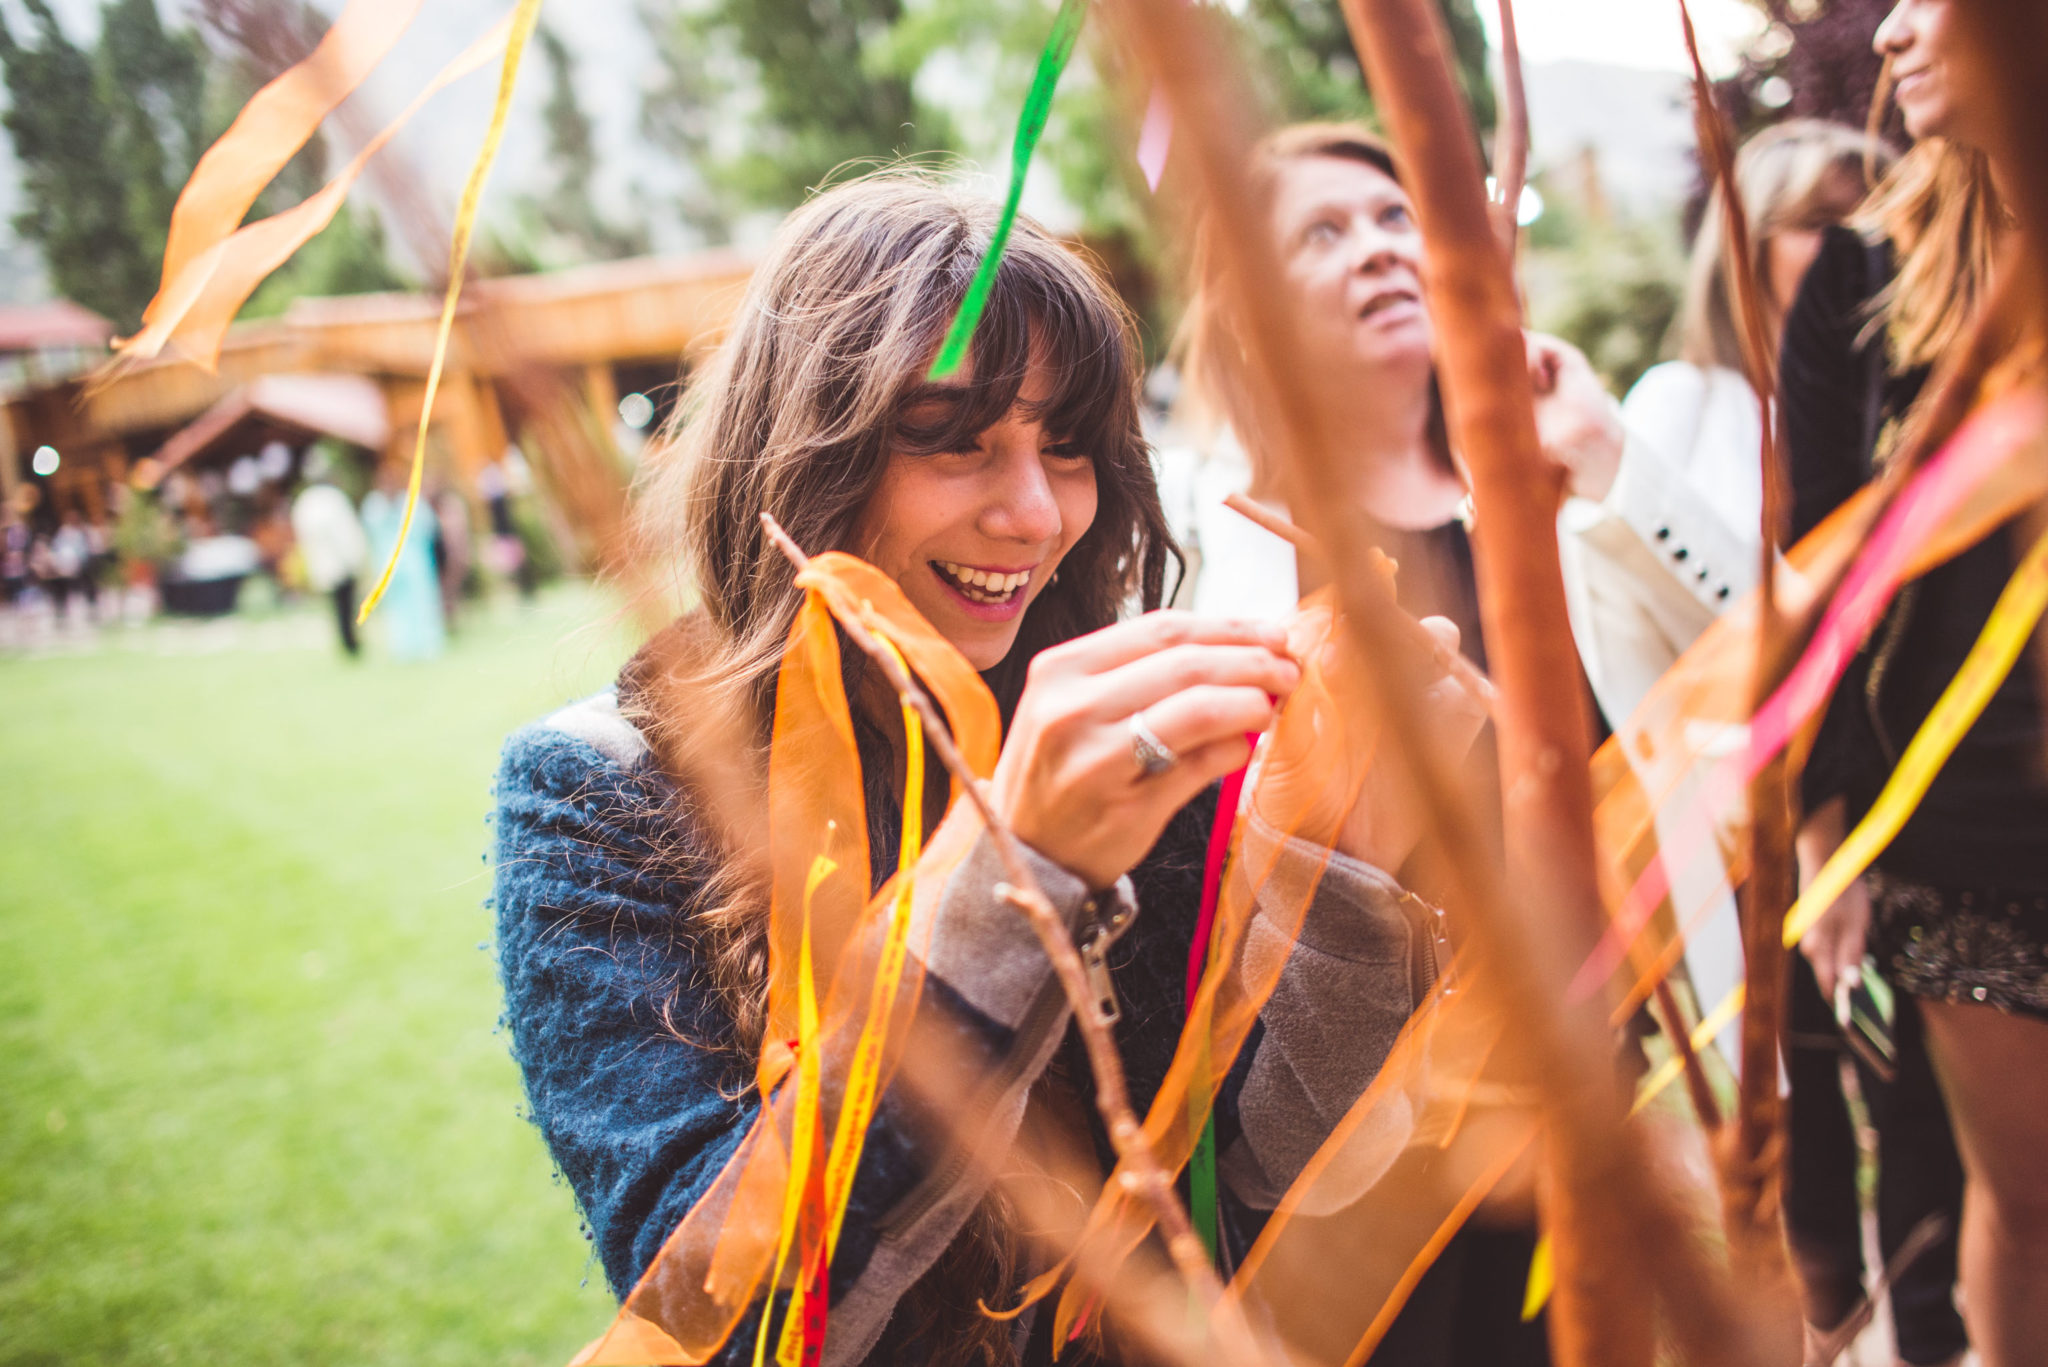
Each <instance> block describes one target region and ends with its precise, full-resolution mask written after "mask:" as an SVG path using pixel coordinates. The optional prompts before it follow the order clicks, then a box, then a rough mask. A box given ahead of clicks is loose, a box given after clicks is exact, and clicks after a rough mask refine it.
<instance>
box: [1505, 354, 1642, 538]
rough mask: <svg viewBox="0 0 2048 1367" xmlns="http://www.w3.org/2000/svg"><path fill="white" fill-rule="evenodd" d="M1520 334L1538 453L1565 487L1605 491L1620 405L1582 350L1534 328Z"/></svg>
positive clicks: (1613, 468)
mask: <svg viewBox="0 0 2048 1367" xmlns="http://www.w3.org/2000/svg"><path fill="white" fill-rule="evenodd" d="M1524 337H1525V338H1526V340H1527V342H1528V344H1529V383H1530V385H1531V387H1533V388H1534V389H1535V391H1536V439H1537V441H1538V442H1540V443H1541V444H1542V447H1543V454H1544V455H1545V456H1546V457H1547V458H1549V460H1550V461H1551V463H1552V464H1554V465H1556V466H1558V467H1559V468H1560V469H1562V470H1563V471H1564V475H1565V485H1566V487H1567V488H1568V489H1569V490H1570V491H1571V492H1572V493H1574V494H1576V495H1577V496H1578V497H1580V498H1588V499H1592V500H1593V501H1594V502H1596V503H1597V502H1599V501H1600V500H1601V499H1604V498H1606V497H1607V491H1608V490H1610V489H1612V488H1613V487H1614V476H1615V474H1616V473H1617V472H1618V471H1619V470H1620V469H1621V450H1622V446H1623V444H1624V441H1625V438H1626V434H1625V432H1624V430H1623V428H1622V425H1621V409H1620V407H1619V406H1618V405H1617V404H1616V403H1615V402H1614V398H1613V396H1612V395H1610V394H1609V393H1608V392H1607V387H1606V386H1605V385H1603V384H1602V383H1601V382H1600V377H1599V376H1598V375H1596V374H1595V373H1594V372H1593V366H1592V363H1591V362H1589V361H1588V360H1587V359H1586V355H1585V353H1584V352H1582V351H1580V350H1579V349H1578V348H1577V347H1575V346H1573V345H1572V344H1571V343H1570V342H1566V341H1563V340H1561V339H1559V338H1556V337H1546V336H1545V335H1544V334H1542V333H1540V332H1530V333H1525V334H1524Z"/></svg>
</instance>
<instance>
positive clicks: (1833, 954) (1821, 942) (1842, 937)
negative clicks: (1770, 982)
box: [1799, 878, 1870, 1002]
mask: <svg viewBox="0 0 2048 1367" xmlns="http://www.w3.org/2000/svg"><path fill="white" fill-rule="evenodd" d="M1869 937H1870V892H1869V889H1867V888H1865V887H1864V886H1863V880H1862V879H1861V878H1858V879H1857V880H1856V881H1855V882H1853V883H1851V884H1849V886H1848V888H1847V889H1846V890H1845V891H1844V892H1843V893H1842V895H1841V896H1840V897H1837V898H1836V899H1835V904H1834V905H1833V906H1831V907H1829V908H1828V909H1827V910H1826V911H1824V912H1822V913H1821V916H1820V919H1819V920H1818V921H1815V922H1814V923H1813V928H1812V929H1811V930H1809V931H1807V932H1806V935H1805V937H1804V938H1802V939H1801V940H1800V941H1799V952H1800V953H1801V954H1804V955H1805V956H1806V961H1807V962H1808V963H1810V964H1812V965H1813V976H1814V977H1815V978H1816V979H1817V980H1819V982H1820V993H1821V995H1822V996H1823V997H1826V998H1827V999H1828V1000H1829V1001H1830V1002H1832V1001H1834V999H1835V986H1836V984H1837V983H1841V982H1844V981H1846V982H1850V983H1853V982H1855V981H1856V980H1857V977H1858V975H1859V974H1861V973H1862V971H1863V945H1864V941H1866V940H1867V939H1869Z"/></svg>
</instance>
